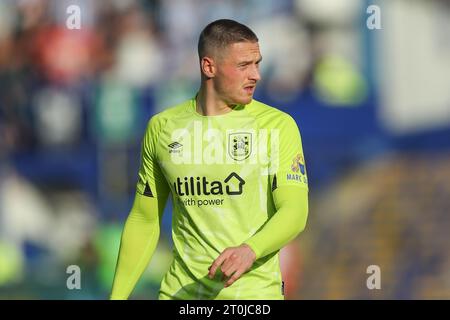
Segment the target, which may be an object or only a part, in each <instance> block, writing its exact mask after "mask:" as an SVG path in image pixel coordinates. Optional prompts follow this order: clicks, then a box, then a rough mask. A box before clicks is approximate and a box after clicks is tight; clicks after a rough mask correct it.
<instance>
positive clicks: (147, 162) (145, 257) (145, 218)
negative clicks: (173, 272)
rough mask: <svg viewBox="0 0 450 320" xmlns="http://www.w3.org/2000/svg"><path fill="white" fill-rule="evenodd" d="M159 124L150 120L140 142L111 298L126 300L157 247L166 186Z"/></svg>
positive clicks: (165, 199) (156, 119) (154, 118)
mask: <svg viewBox="0 0 450 320" xmlns="http://www.w3.org/2000/svg"><path fill="white" fill-rule="evenodd" d="M160 128H161V123H160V121H158V118H157V116H154V117H152V119H151V120H150V121H149V123H148V126H147V130H146V133H145V135H144V138H143V141H142V151H141V166H140V169H139V173H138V176H139V179H138V182H137V185H136V196H135V199H134V203H133V206H132V208H131V211H130V214H129V216H128V218H127V220H126V222H125V226H124V229H123V232H122V238H121V242H120V249H119V256H118V259H117V265H116V272H115V275H114V282H113V288H112V293H111V299H127V298H128V296H129V295H130V293H131V291H132V290H133V289H134V287H135V285H136V283H137V281H138V280H139V278H140V277H141V275H142V273H143V272H144V270H145V268H146V267H147V265H148V263H149V261H150V259H151V257H152V255H153V252H154V251H155V249H156V246H157V244H158V239H159V233H160V222H161V218H162V214H163V212H164V207H165V205H166V201H167V197H168V195H169V187H168V185H167V181H166V179H165V177H164V175H163V173H162V171H161V168H160V166H159V163H158V161H157V156H156V147H155V144H156V143H155V141H156V140H157V139H158V132H159V130H160Z"/></svg>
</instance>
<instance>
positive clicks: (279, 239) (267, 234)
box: [244, 186, 308, 259]
mask: <svg viewBox="0 0 450 320" xmlns="http://www.w3.org/2000/svg"><path fill="white" fill-rule="evenodd" d="M273 200H274V203H275V207H276V209H277V211H276V213H275V214H274V215H273V216H272V218H271V219H270V220H268V221H267V222H266V224H265V225H264V226H263V228H262V229H261V230H259V232H257V233H256V234H255V235H254V236H252V237H251V238H250V239H248V240H247V241H245V242H244V243H245V244H248V245H249V246H250V247H251V248H252V249H253V251H254V252H255V255H256V259H259V258H261V257H264V256H266V255H268V254H270V253H272V252H274V251H277V250H280V249H281V248H282V247H284V246H285V245H286V244H288V243H289V242H290V241H292V240H293V239H294V238H295V237H296V236H297V235H298V234H299V233H300V232H302V231H303V230H304V229H305V226H306V220H307V218H308V189H307V188H303V187H298V186H283V187H279V188H277V189H276V190H274V191H273Z"/></svg>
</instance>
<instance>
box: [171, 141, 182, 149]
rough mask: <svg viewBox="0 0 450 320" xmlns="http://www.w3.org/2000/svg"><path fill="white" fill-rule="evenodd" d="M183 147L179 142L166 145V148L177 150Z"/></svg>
mask: <svg viewBox="0 0 450 320" xmlns="http://www.w3.org/2000/svg"><path fill="white" fill-rule="evenodd" d="M182 146H183V145H182V144H181V143H179V142H176V141H175V142H172V143H171V144H169V145H168V147H169V148H170V149H178V148H181V147H182Z"/></svg>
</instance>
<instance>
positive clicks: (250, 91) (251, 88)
mask: <svg viewBox="0 0 450 320" xmlns="http://www.w3.org/2000/svg"><path fill="white" fill-rule="evenodd" d="M244 90H245V91H246V92H247V93H253V91H254V90H255V85H251V86H246V87H244Z"/></svg>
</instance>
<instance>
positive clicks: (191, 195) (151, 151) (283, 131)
mask: <svg viewBox="0 0 450 320" xmlns="http://www.w3.org/2000/svg"><path fill="white" fill-rule="evenodd" d="M142 150H143V152H142V164H141V168H140V171H139V182H138V184H137V192H138V193H140V194H142V195H145V196H149V197H155V198H158V199H160V198H161V199H164V198H165V197H166V196H167V194H168V193H169V192H170V193H171V194H172V200H173V218H172V219H173V220H172V237H173V243H174V248H173V254H174V259H173V262H172V264H171V267H170V268H169V270H168V272H167V273H166V275H165V277H164V279H163V281H162V283H161V289H160V295H159V298H160V299H283V298H284V297H283V295H282V278H281V272H280V265H279V255H278V251H277V252H272V253H270V254H265V255H264V253H262V252H256V254H257V260H256V261H255V263H254V265H253V266H252V268H251V269H250V270H249V271H248V272H246V273H244V274H243V275H242V276H241V278H240V279H238V280H237V281H236V282H235V283H234V284H233V285H231V286H229V287H227V288H224V287H223V282H222V281H221V277H222V274H220V271H219V272H217V275H216V277H215V278H214V279H209V278H208V277H207V274H208V267H209V266H210V265H211V264H212V262H213V261H214V260H215V259H216V258H217V257H218V256H219V255H220V253H221V252H222V251H223V250H224V249H225V248H227V247H234V246H238V245H240V244H242V243H244V242H245V241H247V240H248V239H250V238H251V237H252V236H253V235H254V234H255V233H256V232H257V231H258V230H260V229H261V227H263V226H264V224H265V223H266V222H267V221H268V220H269V219H270V217H271V216H272V215H273V214H274V213H275V211H276V210H275V206H274V201H273V199H272V192H273V190H275V189H276V188H278V187H281V186H298V187H299V188H305V189H307V188H308V184H307V175H306V169H305V160H304V156H303V149H302V143H301V137H300V133H299V130H298V127H297V125H296V123H295V121H294V120H293V119H292V117H290V116H289V115H288V114H286V113H284V112H282V111H280V110H278V109H275V108H272V107H270V106H268V105H265V104H263V103H261V102H258V101H256V100H253V101H252V102H251V103H250V104H248V105H245V106H236V107H235V108H233V110H232V111H230V112H228V113H226V114H224V115H218V116H202V115H200V114H198V113H197V112H196V105H195V98H193V99H190V100H188V101H186V102H184V103H182V104H180V105H177V106H175V107H173V108H169V109H167V110H165V111H163V112H161V113H159V114H156V115H155V116H153V117H152V119H151V120H150V121H149V125H148V127H147V131H146V134H145V137H144V141H143V149H142Z"/></svg>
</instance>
